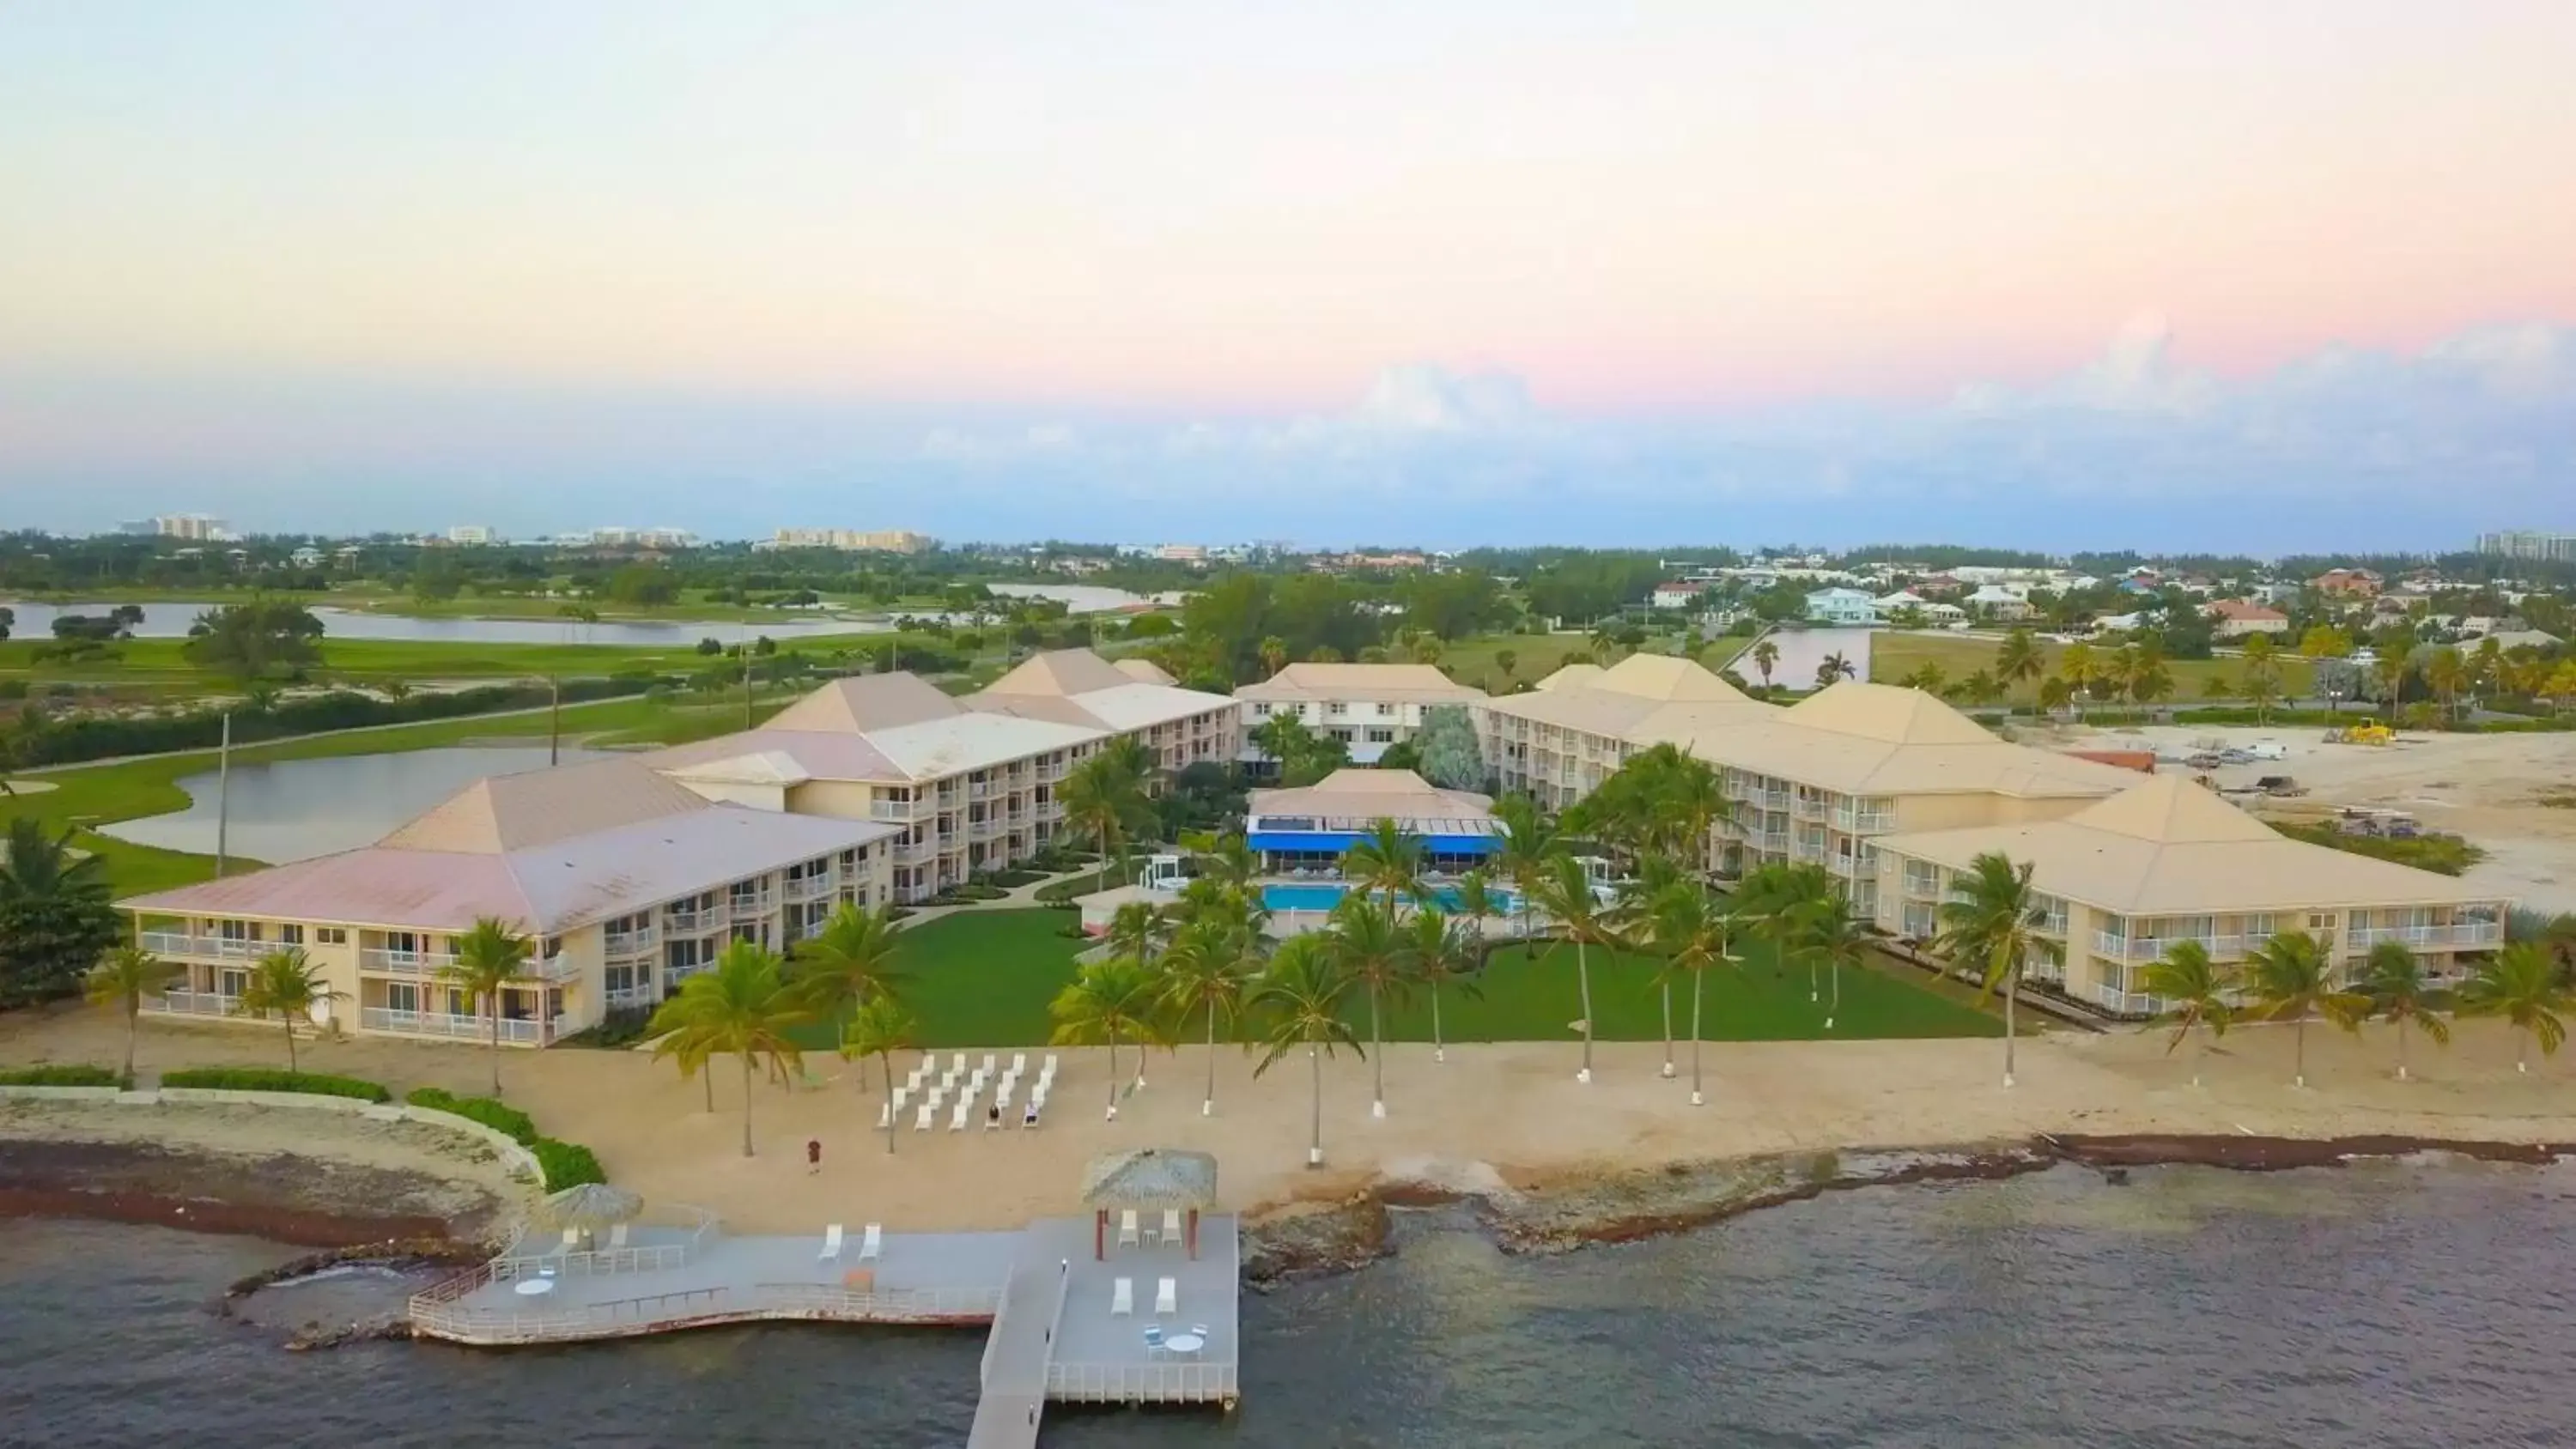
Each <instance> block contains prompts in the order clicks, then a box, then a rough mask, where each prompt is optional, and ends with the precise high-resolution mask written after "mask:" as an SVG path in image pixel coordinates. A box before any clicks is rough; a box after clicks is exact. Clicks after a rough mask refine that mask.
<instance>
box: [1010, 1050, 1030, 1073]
mask: <svg viewBox="0 0 2576 1449" xmlns="http://www.w3.org/2000/svg"><path fill="white" fill-rule="evenodd" d="M1028 1069H1029V1054H1028V1053H1027V1052H1013V1053H1011V1075H1012V1076H1015V1077H1017V1076H1023V1075H1026V1074H1027V1072H1028Z"/></svg>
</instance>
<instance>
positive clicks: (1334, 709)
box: [1324, 699, 1351, 719]
mask: <svg viewBox="0 0 2576 1449" xmlns="http://www.w3.org/2000/svg"><path fill="white" fill-rule="evenodd" d="M1350 712H1351V707H1350V706H1349V705H1348V704H1345V703H1343V702H1342V701H1341V700H1338V699H1337V700H1334V701H1333V702H1332V703H1330V704H1328V705H1325V706H1324V713H1326V714H1328V715H1331V716H1333V717H1334V718H1336V719H1338V718H1340V717H1341V716H1343V715H1346V714H1348V713H1350Z"/></svg>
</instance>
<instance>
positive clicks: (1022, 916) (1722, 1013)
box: [799, 910, 2003, 1050]
mask: <svg viewBox="0 0 2576 1449" xmlns="http://www.w3.org/2000/svg"><path fill="white" fill-rule="evenodd" d="M1074 919H1075V917H1074V915H1073V913H1072V912H1069V911H1055V910H1003V911H982V910H978V911H961V912H959V913H957V914H955V915H950V916H943V917H941V918H940V919H938V920H935V921H929V922H925V923H923V924H922V925H919V926H916V927H913V928H912V929H910V930H908V931H906V932H905V933H904V936H903V954H902V957H901V969H902V970H903V971H904V973H905V975H906V978H907V979H906V982H905V986H904V995H903V1001H904V1007H905V1009H906V1010H907V1011H908V1012H909V1013H910V1014H911V1015H912V1017H913V1020H914V1022H915V1023H916V1025H917V1027H918V1031H917V1035H918V1037H919V1040H920V1044H921V1046H922V1047H923V1048H924V1049H926V1050H927V1049H949V1048H962V1047H976V1046H982V1047H999V1046H1015V1045H1029V1046H1035V1045H1037V1044H1039V1043H1042V1042H1044V1041H1045V1040H1046V1039H1047V1037H1048V1036H1049V1035H1050V1034H1051V1033H1052V1031H1053V1030H1054V1023H1053V1021H1052V1020H1051V1019H1050V1018H1049V1017H1048V1015H1047V1003H1048V1002H1050V1001H1051V1000H1053V999H1054V997H1055V995H1056V993H1057V992H1058V991H1061V990H1062V989H1063V988H1064V986H1065V984H1066V983H1068V982H1070V981H1071V980H1073V976H1074V970H1075V967H1074V961H1073V958H1074V956H1075V954H1076V953H1078V952H1080V951H1081V950H1082V949H1083V948H1084V945H1085V943H1083V942H1081V941H1076V940H1072V939H1069V938H1067V937H1064V936H1061V935H1058V934H1057V932H1058V931H1060V930H1062V929H1063V928H1064V927H1065V926H1067V925H1069V924H1071V923H1072V922H1073V921H1074ZM1753 954H1754V959H1753V960H1751V961H1749V962H1748V963H1747V965H1746V966H1745V967H1744V968H1743V969H1741V970H1738V971H1730V972H1727V973H1724V974H1722V975H1714V976H1711V977H1710V978H1709V981H1708V987H1707V999H1706V1002H1705V1005H1704V1006H1703V1008H1702V1010H1703V1019H1702V1029H1703V1031H1704V1033H1705V1035H1706V1037H1707V1039H1708V1040H1710V1041H1790V1040H1808V1039H1814V1038H1820V1037H1823V1036H1824V1035H1825V1034H1826V1033H1825V1030H1824V1008H1823V1007H1822V1006H1819V1005H1814V1004H1810V1003H1809V1002H1808V1000H1807V973H1806V970H1805V969H1804V968H1803V967H1801V968H1798V969H1796V970H1785V971H1784V970H1775V969H1774V968H1773V966H1772V965H1771V964H1770V961H1769V958H1768V957H1767V956H1765V955H1763V954H1762V953H1760V952H1759V951H1756V952H1755V953H1753ZM1591 965H1592V1005H1593V1011H1594V1013H1595V1016H1596V1020H1595V1024H1594V1025H1595V1029H1594V1032H1593V1035H1594V1036H1595V1037H1597V1038H1599V1039H1601V1040H1605V1041H1657V1040H1661V1039H1662V1037H1663V1014H1662V1007H1661V1004H1660V998H1659V997H1658V995H1657V994H1656V991H1655V987H1654V968H1653V965H1652V964H1651V963H1650V962H1649V961H1647V960H1646V959H1645V958H1642V957H1638V956H1632V955H1626V954H1622V953H1618V952H1603V951H1595V952H1592V953H1591ZM1477 988H1478V991H1479V993H1480V994H1479V995H1478V996H1476V997H1470V996H1469V995H1468V994H1467V993H1466V992H1464V991H1462V990H1459V989H1457V988H1454V987H1453V988H1452V989H1451V990H1450V991H1449V992H1448V993H1447V994H1446V995H1445V996H1443V997H1442V999H1441V1004H1440V1013H1441V1025H1442V1028H1443V1029H1444V1031H1445V1033H1446V1035H1447V1037H1448V1039H1449V1040H1451V1041H1470V1042H1472V1041H1571V1040H1574V1039H1575V1038H1576V1037H1577V1036H1578V1033H1577V1032H1575V1031H1574V1030H1573V1029H1572V1028H1571V1027H1570V1026H1569V1025H1568V1023H1570V1022H1572V1021H1573V1020H1574V1019H1575V1018H1576V1017H1577V1016H1578V1015H1579V1014H1580V1013H1579V1011H1578V1009H1577V1006H1576V992H1575V971H1574V949H1573V948H1572V947H1570V946H1564V947H1558V948H1557V949H1555V950H1554V951H1549V950H1546V949H1544V948H1542V949H1541V951H1540V952H1539V954H1538V956H1537V957H1536V958H1535V959H1531V958H1528V957H1526V956H1524V954H1523V953H1522V951H1521V948H1520V947H1518V946H1517V945H1508V946H1498V947H1496V948H1495V950H1494V952H1493V954H1492V956H1491V957H1490V958H1489V959H1488V961H1487V963H1486V966H1485V970H1484V973H1483V976H1482V978H1481V979H1480V980H1479V981H1478V982H1477ZM1367 1013H1368V1007H1367V1002H1366V999H1365V998H1362V997H1356V996H1355V997H1353V998H1352V1002H1351V1020H1352V1022H1353V1023H1354V1024H1355V1025H1356V1026H1357V1027H1358V1029H1359V1031H1360V1032H1361V1034H1362V1035H1365V1034H1366V1030H1367V1027H1366V1022H1367V1020H1368V1015H1367ZM1673 1021H1674V1029H1675V1031H1676V1032H1678V1033H1681V1034H1683V1035H1687V1034H1688V1033H1689V1029H1690V998H1689V996H1688V994H1687V993H1677V995H1676V998H1675V1001H1674V1007H1673ZM836 1031H837V1025H833V1026H825V1025H816V1026H812V1027H809V1028H806V1029H805V1030H804V1031H803V1032H801V1033H800V1034H799V1036H800V1039H801V1040H802V1041H803V1042H804V1043H805V1044H806V1045H807V1046H809V1047H827V1046H830V1045H831V1044H832V1043H833V1042H835V1041H836V1040H837V1037H836V1035H835V1033H836ZM2002 1033H2003V1023H2002V1021H2001V1019H2000V1018H1999V1017H1997V1016H1995V1015H1992V1014H1990V1013H1988V1012H1985V1011H1982V1010H1979V1009H1978V1008H1976V1007H1974V1006H1971V1005H1968V1004H1966V1003H1965V1002H1962V1001H1957V1000H1953V999H1951V998H1949V997H1948V996H1945V995H1943V994H1941V993H1940V992H1938V991H1937V990H1935V989H1934V988H1933V987H1932V986H1931V985H1930V984H1929V983H1928V981H1926V980H1923V979H1921V978H1918V977H1916V976H1914V975H1913V974H1912V973H1910V972H1908V971H1907V970H1906V968H1904V967H1901V966H1896V965H1893V964H1891V965H1888V966H1886V967H1884V968H1877V967H1873V968H1871V969H1867V970H1859V971H1846V972H1844V973H1843V980H1842V1009H1841V1011H1840V1012H1839V1014H1838V1015H1837V1017H1836V1020H1835V1023H1834V1030H1833V1033H1832V1034H1833V1035H1834V1036H1835V1037H1837V1038H1871V1037H1949V1036H2000V1035H2001V1034H2002ZM1386 1036H1387V1039H1388V1040H1390V1041H1429V1040H1430V1039H1431V1009H1430V1006H1429V1004H1428V1002H1426V1001H1422V1000H1415V1001H1411V1002H1408V1003H1406V1004H1404V1005H1402V1006H1399V1007H1396V1008H1394V1009H1393V1010H1391V1011H1389V1012H1388V1014H1387V1021H1386Z"/></svg>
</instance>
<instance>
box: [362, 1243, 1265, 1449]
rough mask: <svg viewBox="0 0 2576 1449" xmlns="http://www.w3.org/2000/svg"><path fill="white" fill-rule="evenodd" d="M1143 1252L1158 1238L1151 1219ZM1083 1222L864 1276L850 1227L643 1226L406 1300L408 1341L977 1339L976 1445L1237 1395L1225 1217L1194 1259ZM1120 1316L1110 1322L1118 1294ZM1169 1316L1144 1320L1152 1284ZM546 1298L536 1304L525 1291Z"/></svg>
mask: <svg viewBox="0 0 2576 1449" xmlns="http://www.w3.org/2000/svg"><path fill="white" fill-rule="evenodd" d="M1143 1226H1144V1227H1145V1228H1146V1229H1147V1232H1146V1233H1145V1234H1144V1235H1143V1236H1145V1237H1147V1238H1149V1239H1150V1238H1151V1237H1152V1236H1153V1233H1152V1230H1153V1229H1155V1228H1158V1227H1159V1226H1160V1223H1159V1220H1157V1219H1155V1218H1153V1217H1152V1215H1148V1216H1147V1220H1146V1222H1145V1223H1144V1225H1143ZM1092 1232H1093V1222H1092V1219H1091V1218H1090V1217H1088V1216H1085V1217H1078V1218H1075V1217H1065V1218H1041V1219H1039V1220H1038V1221H1036V1222H1033V1223H1031V1224H1030V1225H1029V1226H1027V1227H1026V1228H1023V1229H1021V1230H1019V1231H1017V1232H990V1233H887V1234H885V1235H884V1241H883V1246H882V1248H881V1250H880V1251H879V1253H878V1254H877V1256H876V1257H875V1258H874V1259H873V1260H869V1261H862V1260H861V1258H860V1254H861V1252H862V1240H863V1230H862V1227H861V1225H859V1224H855V1223H853V1224H850V1225H849V1231H848V1232H847V1235H846V1237H845V1239H844V1241H843V1244H842V1247H841V1251H840V1254H839V1256H838V1257H837V1258H825V1257H824V1256H823V1255H822V1250H823V1237H822V1235H821V1234H819V1233H818V1234H816V1235H814V1236H811V1237H730V1236H727V1235H725V1234H724V1233H723V1232H722V1231H721V1230H720V1229H717V1228H716V1227H714V1226H713V1224H712V1223H711V1222H710V1223H707V1224H702V1225H699V1226H696V1227H639V1228H637V1229H635V1230H633V1232H632V1235H631V1237H630V1239H629V1241H628V1242H627V1243H625V1244H623V1245H621V1246H618V1247H613V1248H601V1249H597V1250H595V1251H586V1252H583V1251H574V1252H567V1251H563V1250H561V1249H560V1248H558V1249H556V1250H554V1251H550V1252H549V1251H524V1250H520V1251H516V1252H515V1254H514V1256H508V1257H502V1258H496V1259H494V1260H493V1261H492V1262H490V1263H487V1264H485V1265H483V1266H482V1267H481V1268H478V1269H476V1270H474V1271H473V1272H471V1273H467V1274H464V1275H461V1276H459V1277H457V1278H454V1279H451V1280H449V1281H448V1282H446V1283H442V1284H439V1285H438V1286H437V1287H434V1288H432V1289H430V1290H428V1291H427V1292H424V1293H422V1294H420V1295H419V1296H417V1297H415V1298H414V1299H413V1300H412V1304H411V1321H412V1328H413V1332H414V1333H415V1334H416V1335H417V1336H419V1337H423V1338H436V1339H443V1340H446V1341H448V1342H451V1343H463V1344H474V1345H480V1346H486V1347H502V1346H510V1345H520V1344H537V1343H571V1342H582V1341H591V1340H600V1339H614V1338H629V1337H634V1336H637V1335H641V1334H651V1333H670V1332H676V1331H679V1330H681V1329H688V1328H705V1327H713V1326H717V1325H723V1324H737V1323H752V1322H768V1321H780V1320H787V1321H797V1320H802V1321H809V1322H824V1323H849V1324H872V1323H900V1324H951V1325H957V1326H961V1327H962V1326H967V1325H989V1332H988V1334H987V1337H986V1341H985V1346H984V1358H983V1364H982V1369H981V1379H982V1383H981V1388H982V1397H981V1399H980V1401H979V1403H978V1405H977V1407H976V1412H975V1427H974V1430H973V1432H972V1434H971V1436H970V1437H969V1439H968V1440H967V1442H968V1444H970V1445H973V1446H999V1445H1028V1444H1034V1443H1035V1442H1036V1441H1037V1425H1038V1419H1039V1417H1040V1415H1041V1414H1042V1413H1043V1411H1044V1407H1045V1404H1046V1402H1047V1401H1048V1400H1060V1401H1082V1402H1105V1403H1203V1404H1218V1405H1223V1406H1225V1407H1228V1408H1231V1407H1232V1406H1233V1404H1234V1402H1235V1400H1236V1398H1237V1397H1238V1396H1239V1395H1240V1392H1241V1375H1240V1366H1241V1358H1240V1354H1241V1346H1242V1340H1241V1335H1240V1331H1239V1328H1238V1318H1237V1310H1238V1307H1239V1301H1240V1297H1241V1292H1242V1289H1241V1281H1242V1280H1241V1273H1242V1241H1241V1235H1240V1228H1239V1224H1238V1222H1237V1220H1236V1219H1235V1217H1234V1216H1233V1215H1232V1214H1206V1215H1202V1216H1201V1218H1200V1219H1199V1241H1198V1256H1197V1257H1196V1258H1192V1257H1191V1256H1189V1254H1188V1251H1187V1249H1186V1247H1185V1246H1184V1245H1183V1244H1181V1243H1177V1242H1175V1243H1160V1242H1152V1241H1146V1242H1143V1243H1141V1244H1139V1245H1137V1246H1130V1247H1119V1246H1116V1245H1115V1240H1116V1238H1117V1236H1118V1230H1117V1224H1116V1223H1115V1222H1114V1221H1113V1222H1112V1223H1111V1224H1110V1230H1109V1234H1108V1236H1109V1238H1110V1240H1111V1243H1112V1246H1110V1247H1109V1248H1108V1250H1107V1256H1106V1258H1105V1259H1095V1258H1094V1257H1093V1256H1092ZM1120 1278H1125V1279H1128V1280H1129V1282H1130V1284H1131V1287H1132V1291H1133V1300H1134V1306H1133V1309H1132V1310H1131V1311H1130V1312H1129V1313H1127V1314H1123V1315H1120V1314H1113V1313H1112V1312H1111V1308H1112V1299H1113V1297H1114V1295H1115V1292H1116V1280H1118V1279H1120ZM1165 1278H1169V1279H1171V1280H1172V1281H1173V1287H1174V1290H1175V1301H1174V1311H1173V1312H1170V1313H1156V1312H1155V1311H1154V1308H1155V1298H1156V1291H1157V1288H1158V1286H1159V1284H1160V1282H1161V1280H1162V1279H1165ZM531 1283H545V1284H547V1285H548V1286H547V1287H545V1288H544V1289H542V1290H533V1291H522V1285H525V1284H531ZM1149 1324H1150V1325H1156V1326H1158V1327H1159V1328H1160V1329H1161V1331H1162V1332H1163V1333H1164V1334H1165V1335H1172V1334H1181V1333H1189V1332H1198V1333H1200V1334H1201V1336H1202V1337H1203V1339H1204V1340H1205V1342H1204V1343H1203V1345H1202V1346H1201V1347H1200V1349H1199V1350H1198V1351H1197V1352H1196V1353H1191V1354H1179V1353H1175V1352H1172V1351H1170V1350H1168V1349H1154V1348H1148V1347H1147V1345H1146V1341H1145V1330H1146V1327H1147V1325H1149Z"/></svg>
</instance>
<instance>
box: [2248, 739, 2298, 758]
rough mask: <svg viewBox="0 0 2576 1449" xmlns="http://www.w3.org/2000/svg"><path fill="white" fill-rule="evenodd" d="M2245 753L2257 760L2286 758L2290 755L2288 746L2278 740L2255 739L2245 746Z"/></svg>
mask: <svg viewBox="0 0 2576 1449" xmlns="http://www.w3.org/2000/svg"><path fill="white" fill-rule="evenodd" d="M2245 753H2247V754H2249V755H2252V756H2253V757H2254V758H2256V759H2258V760H2286V759H2288V758H2289V757H2290V747H2289V746H2288V745H2285V744H2283V743H2281V742H2280V741H2279V740H2256V741H2255V742H2254V743H2252V744H2250V745H2247V746H2246V747H2245Z"/></svg>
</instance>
